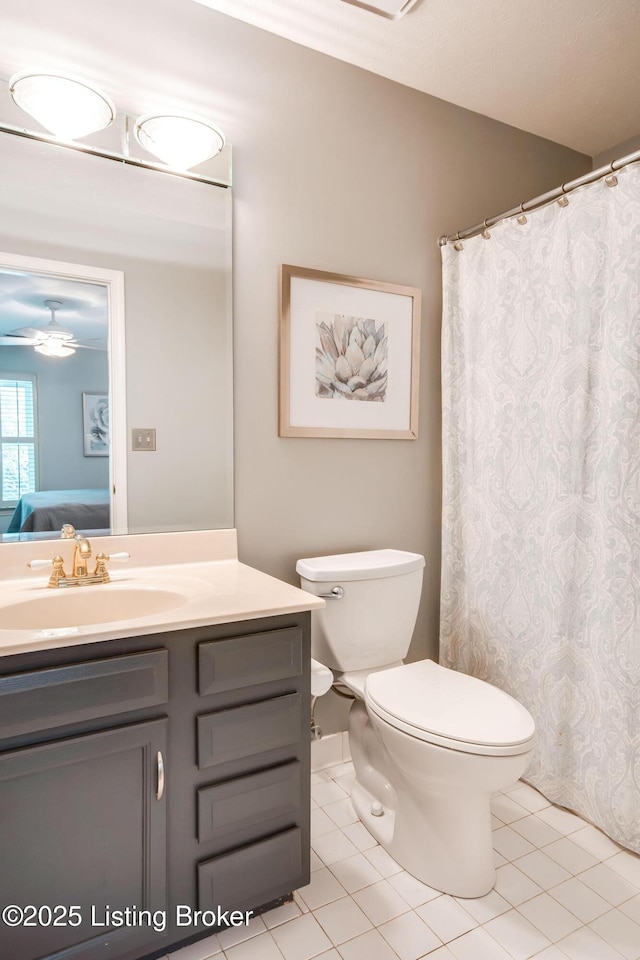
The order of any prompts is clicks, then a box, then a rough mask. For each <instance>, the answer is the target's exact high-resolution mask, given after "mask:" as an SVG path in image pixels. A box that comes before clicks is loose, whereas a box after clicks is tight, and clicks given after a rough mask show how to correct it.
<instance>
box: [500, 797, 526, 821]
mask: <svg viewBox="0 0 640 960" xmlns="http://www.w3.org/2000/svg"><path fill="white" fill-rule="evenodd" d="M491 813H492V814H493V815H494V816H496V817H498V819H499V820H502V822H503V823H513V821H514V820H521V819H522V818H523V817H526V816H528V815H529V811H528V810H527V809H526V808H525V807H521V806H520V804H519V803H516V801H515V800H512V799H511V797H510V796H509V797H507V796H505V795H504V794H502V793H500V794H498V795H497V796H496V797H493V798H492V799H491Z"/></svg>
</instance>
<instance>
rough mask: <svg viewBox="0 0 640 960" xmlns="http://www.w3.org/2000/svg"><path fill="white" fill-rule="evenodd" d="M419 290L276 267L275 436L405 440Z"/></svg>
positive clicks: (413, 388)
mask: <svg viewBox="0 0 640 960" xmlns="http://www.w3.org/2000/svg"><path fill="white" fill-rule="evenodd" d="M420 315H421V291H420V290H419V289H417V288H416V287H407V286H401V285H400V284H393V283H383V282H381V281H377V280H364V279H362V278H361V277H350V276H345V275H343V274H337V273H325V272H323V271H321V270H311V269H308V268H305V267H294V266H290V265H289V264H283V265H282V267H281V271H280V430H279V436H281V437H350V438H359V439H366V438H369V439H387V440H415V439H416V437H417V436H418V390H419V358H420Z"/></svg>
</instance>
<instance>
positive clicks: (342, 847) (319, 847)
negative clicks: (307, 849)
mask: <svg viewBox="0 0 640 960" xmlns="http://www.w3.org/2000/svg"><path fill="white" fill-rule="evenodd" d="M332 826H333V824H332ZM311 846H312V847H313V849H314V850H315V852H316V853H317V854H318V856H319V857H320V859H321V860H322V862H323V863H325V864H326V865H327V866H328V865H329V864H330V863H336V862H337V861H338V860H345V859H346V858H347V857H352V856H353V855H354V854H356V853H357V852H358V850H357V847H354V845H353V844H352V843H351V840H349V838H348V837H345V835H344V833H343V832H342V830H332V831H331V833H323V834H322V835H321V836H319V837H313V838H312V840H311Z"/></svg>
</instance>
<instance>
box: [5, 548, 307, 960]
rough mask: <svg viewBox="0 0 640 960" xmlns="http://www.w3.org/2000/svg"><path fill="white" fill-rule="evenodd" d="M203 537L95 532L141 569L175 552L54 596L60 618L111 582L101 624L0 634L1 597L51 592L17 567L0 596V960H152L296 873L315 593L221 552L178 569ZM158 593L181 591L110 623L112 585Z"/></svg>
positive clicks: (292, 883)
mask: <svg viewBox="0 0 640 960" xmlns="http://www.w3.org/2000/svg"><path fill="white" fill-rule="evenodd" d="M221 533H222V532H220V533H215V532H212V533H198V534H168V535H159V536H156V537H136V538H134V537H122V538H111V540H112V541H115V540H117V541H118V544H117V545H116V546H117V548H118V549H119V548H120V547H121V546H125V547H126V548H128V549H129V550H130V552H131V553H132V554H134V555H135V553H136V549H137V551H138V553H141V554H145V552H147V553H148V557H147V559H149V560H151V561H152V559H153V557H156V558H157V556H158V552H160V554H162V552H163V549H168V548H163V545H162V544H160V543H159V541H160V540H162V541H164V544H167V543H168V544H169V545H171V544H173V547H174V548H175V550H174V553H175V555H178V556H179V555H180V553H181V551H183V550H187V552H188V553H189V554H190V557H191V562H190V563H187V564H183V563H179V562H178V563H175V564H169V565H161V564H158V563H157V560H156V562H155V565H154V563H153V562H151V563H150V565H146V561H145V560H144V557H143V563H145V566H143V567H140V568H139V569H138V570H136V569H131V570H127V571H126V573H124V572H123V573H120V571H118V572H117V573H116V574H115V575H114V582H113V583H112V584H105V585H104V586H95V587H87V588H80V589H74V588H71V589H68V590H66V591H62V590H61V591H60V593H61V594H64V598H63V597H62V596H61V597H60V599H64V600H65V610H66V608H67V607H68V606H69V605H70V604H73V601H74V598H75V597H77V598H78V599H79V600H81V599H82V598H81V596H80V594H84V596H87V595H90V594H91V593H93V592H95V593H96V595H97V593H98V591H105V593H104V594H102V593H101V594H100V596H106V591H110V589H111V588H115V589H113V590H112V592H111V593H110V594H109V596H110V597H112V598H113V604H114V612H113V613H112V617H114V620H113V622H111V623H104V622H100V623H96V624H93V625H90V626H87V627H77V626H76V627H73V626H71V627H65V626H52V627H51V629H42V628H41V629H38V630H36V631H33V630H31V631H30V630H28V629H25V628H23V629H15V628H14V629H11V630H5V629H2V628H3V626H4V625H6V623H7V621H9V622H11V616H12V611H14V610H15V609H16V598H15V589H23V590H24V589H26V590H27V591H30V599H31V607H32V609H34V610H36V611H37V610H38V601H39V600H40V598H42V602H43V603H44V604H45V607H43V609H47V610H49V609H51V604H52V603H53V602H55V601H57V599H58V597H57V596H56V597H52V594H54V593H55V594H57V591H53V590H50V591H48V592H45V591H46V587H43V582H44V583H46V580H44V581H43V578H42V577H40V578H37V579H38V581H39V582H38V584H37V586H31V584H30V582H29V581H28V580H27V581H26V582H27V584H29V585H28V586H27V587H26V588H25V580H26V578H27V577H28V576H29V575H28V574H27V575H25V574H22V576H21V578H20V580H16V581H12V580H8V581H5V582H4V583H3V584H2V586H1V587H0V644H1V647H0V651H1V652H2V653H3V654H4V655H3V656H1V657H0V849H1V850H2V854H3V856H2V868H1V870H0V904H1V905H2V906H4V905H12V904H15V905H17V906H18V907H20V908H21V910H22V911H24V913H23V922H24V920H30V925H28V926H24V925H20V926H16V927H11V926H8V925H7V924H6V923H2V922H0V954H1V955H2V956H11V957H12V958H14V960H36V958H43V957H47V958H54V957H55V958H56V960H62V958H65V960H67V958H69V960H71V958H82V960H85V958H87V960H88V958H91V957H94V956H96V957H97V956H100V957H105V958H108V960H140V958H143V957H144V958H147V957H149V958H151V957H156V956H165V955H166V953H167V952H169V950H170V949H172V948H173V947H175V946H177V945H178V944H181V943H184V942H187V941H189V940H192V939H194V938H196V937H198V936H203V935H206V933H207V932H209V933H210V932H213V931H214V930H215V929H216V926H213V925H212V922H213V920H214V914H215V917H216V919H217V918H219V917H220V916H221V915H222V917H223V918H224V913H225V911H238V913H237V914H236V915H235V918H236V922H239V921H240V911H257V910H260V909H262V908H264V907H265V906H268V905H273V904H275V903H277V902H278V901H281V900H282V899H283V898H287V897H288V896H289V895H290V893H291V892H292V891H293V890H294V889H295V888H297V887H300V886H302V885H304V884H305V883H307V882H308V875H309V783H310V743H309V716H310V692H309V675H310V613H309V611H310V609H312V608H313V607H316V606H321V605H322V601H321V600H318V599H317V598H314V597H312V596H311V595H310V594H306V593H304V592H302V591H300V590H297V589H296V588H295V587H291V586H289V585H288V584H284V583H281V582H279V581H277V580H274V579H273V578H271V577H267V576H266V575H264V574H260V573H258V571H255V570H252V569H250V568H248V567H245V566H244V565H243V564H240V563H238V561H237V560H235V559H234V558H227V559H220V560H214V561H209V560H206V561H204V560H200V561H199V562H198V561H196V562H193V556H194V550H195V554H196V556H204V555H205V554H207V555H209V556H210V555H211V554H212V551H213V553H214V554H215V551H216V550H217V549H218V548H217V547H215V548H212V546H211V545H212V544H213V543H214V541H216V542H218V543H219V542H220V537H221ZM229 533H230V532H229V531H224V532H223V536H222V539H223V540H224V536H227V541H228V542H229V543H230V542H231V541H230V540H229V537H228V534H229ZM187 539H188V540H189V542H190V546H189V547H188V548H187V546H186V544H187ZM125 541H127V542H126V543H125ZM134 541H135V543H134ZM145 541H152V543H145ZM194 544H195V547H194ZM18 546H19V547H23V546H24V547H25V548H26V549H25V550H23V551H22V552H23V553H25V554H27V553H29V554H33V555H35V554H37V555H39V556H42V553H43V547H44V548H45V549H46V547H47V545H46V544H35V545H33V544H26V545H18ZM50 547H51V545H49V549H50ZM112 549H113V547H112ZM223 552H224V551H223ZM29 558H30V557H28V559H29ZM116 577H117V578H118V579H116ZM16 582H17V583H19V584H20V588H15V587H14V586H13V584H15V583H16ZM168 582H173V583H174V584H175V583H178V584H180V583H188V584H190V585H191V588H192V589H191V592H190V593H189V591H184V592H185V593H186V594H188V599H187V600H186V601H185V602H183V603H182V604H181V605H180V606H179V607H178V608H177V609H175V610H173V611H163V612H162V613H158V614H156V615H153V616H150V617H143V618H136V617H133V618H131V617H130V618H129V619H128V620H126V621H122V622H120V623H119V622H118V621H117V620H116V619H115V618H117V616H118V614H117V612H115V610H116V608H117V603H118V597H119V596H120V595H121V594H122V593H124V592H126V590H127V588H128V587H132V586H133V585H134V584H136V585H138V588H139V585H140V584H141V583H146V584H147V586H148V588H149V589H150V590H151V592H153V590H154V589H155V590H159V591H162V590H163V588H164V587H163V585H164V584H165V583H168ZM152 583H153V584H155V586H154V587H151V586H150V584H152ZM158 584H159V586H158ZM207 588H208V589H207ZM12 590H13V593H12ZM119 591H120V592H119ZM22 599H23V598H22V596H21V598H20V599H19V600H18V602H22ZM125 606H126V604H125ZM24 609H25V610H26V609H27V608H26V607H25V608H24ZM61 609H62V608H61ZM207 610H208V612H207ZM21 615H22V614H21ZM67 619H73V617H72V616H71V617H70V616H69V615H67ZM11 651H15V652H11ZM31 908H35V911H34V910H33V909H31ZM39 908H44V909H42V910H40V912H39V913H38V912H36V911H37V910H38V909H39ZM178 908H180V909H178ZM196 910H200V911H209V913H206V914H205V918H204V919H205V923H202V922H200V923H198V922H196V916H195V911H196ZM141 911H149V913H148V914H143V913H141ZM216 925H217V924H216Z"/></svg>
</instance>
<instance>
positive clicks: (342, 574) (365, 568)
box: [296, 550, 424, 581]
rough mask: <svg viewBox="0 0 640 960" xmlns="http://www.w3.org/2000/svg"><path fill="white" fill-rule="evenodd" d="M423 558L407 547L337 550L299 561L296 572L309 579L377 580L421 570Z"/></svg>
mask: <svg viewBox="0 0 640 960" xmlns="http://www.w3.org/2000/svg"><path fill="white" fill-rule="evenodd" d="M422 567H424V557H423V556H422V555H421V554H419V553H407V552H406V551H405V550H364V551H362V552H361V553H338V554H335V555H333V556H330V557H309V558H308V559H306V560H298V562H297V564H296V571H297V572H298V573H299V574H300V576H301V577H304V578H305V579H306V580H312V581H315V580H320V581H329V580H377V579H379V578H382V577H399V576H400V575H401V574H403V573H411V572H412V571H413V570H421V569H422Z"/></svg>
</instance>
